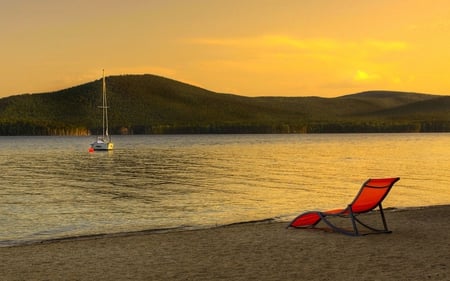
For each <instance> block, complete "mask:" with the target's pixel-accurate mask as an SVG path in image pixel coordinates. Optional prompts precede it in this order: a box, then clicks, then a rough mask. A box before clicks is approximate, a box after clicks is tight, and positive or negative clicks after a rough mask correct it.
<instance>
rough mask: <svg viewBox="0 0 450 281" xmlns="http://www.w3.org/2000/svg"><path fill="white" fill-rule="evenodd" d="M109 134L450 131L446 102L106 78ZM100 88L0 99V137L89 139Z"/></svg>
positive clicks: (132, 77) (147, 77) (383, 93)
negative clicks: (246, 91)
mask: <svg viewBox="0 0 450 281" xmlns="http://www.w3.org/2000/svg"><path fill="white" fill-rule="evenodd" d="M106 84H107V94H108V103H109V105H110V111H109V112H110V128H111V131H112V132H113V133H114V134H155V133H325V132H422V131H450V96H436V95H427V94H419V93H403V92H388V91H372V92H364V93H359V94H352V95H346V96H342V97H337V98H320V97H255V98H250V97H244V96H238V95H231V94H221V93H215V92H211V91H208V90H206V89H202V88H199V87H195V86H192V85H188V84H185V83H181V82H178V81H175V80H171V79H167V78H163V77H159V76H154V75H122V76H110V77H107V78H106ZM101 87H102V83H101V80H100V79H99V80H96V81H93V82H90V83H86V84H83V85H79V86H76V87H72V88H69V89H64V90H61V91H56V92H51V93H41V94H25V95H18V96H12V97H7V98H3V99H0V135H87V134H96V133H97V131H98V127H99V126H100V118H101V116H100V114H101V111H100V110H99V109H98V105H100V104H101V100H100V99H101Z"/></svg>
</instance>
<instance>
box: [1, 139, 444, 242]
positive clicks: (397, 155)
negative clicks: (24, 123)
mask: <svg viewBox="0 0 450 281" xmlns="http://www.w3.org/2000/svg"><path fill="white" fill-rule="evenodd" d="M92 140H93V138H88V137H0V164H1V174H0V246H2V245H3V246H5V245H11V244H17V243H23V242H30V241H35V240H45V239H53V238H61V237H71V236H79V235H91V234H101V233H116V232H127V231H138V230H145V229H160V228H179V227H187V228H191V227H192V228H198V227H210V226H214V225H223V224H228V223H234V222H243V221H251V220H261V219H267V218H277V219H280V220H286V221H288V220H290V219H292V218H293V217H294V216H295V215H296V214H297V213H299V212H301V211H305V210H309V209H327V208H336V207H344V206H345V205H346V204H347V203H349V201H351V200H352V199H353V197H354V195H355V194H356V192H357V191H358V190H359V187H360V185H361V184H362V183H363V182H364V181H365V180H366V179H367V178H369V177H372V178H375V177H396V176H399V177H401V180H400V181H399V182H398V183H397V184H396V185H395V187H394V189H393V190H392V192H391V194H390V195H389V196H388V198H387V199H386V200H385V203H384V206H385V207H398V208H402V207H412V206H427V205H436V204H450V187H449V186H450V173H449V171H448V167H449V165H448V163H449V160H450V146H449V145H450V134H336V135H323V134H320V135H177V136H120V137H119V136H118V137H115V138H114V142H115V147H116V150H114V151H113V152H94V153H89V152H88V148H89V143H90V142H92Z"/></svg>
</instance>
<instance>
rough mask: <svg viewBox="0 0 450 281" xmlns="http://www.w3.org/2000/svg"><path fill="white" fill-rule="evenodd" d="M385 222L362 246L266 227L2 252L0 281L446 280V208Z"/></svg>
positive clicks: (449, 237) (357, 240)
mask: <svg viewBox="0 0 450 281" xmlns="http://www.w3.org/2000/svg"><path fill="white" fill-rule="evenodd" d="M367 217H368V218H369V220H372V219H376V218H378V217H377V214H376V213H375V214H368V215H367ZM386 218H387V221H388V225H389V228H390V229H391V230H392V231H393V232H392V233H391V234H378V235H367V236H362V237H350V236H345V235H342V234H338V233H333V232H325V231H320V230H300V229H286V225H287V223H280V222H266V223H247V224H238V225H231V226H224V227H217V228H212V229H202V230H191V231H178V232H167V233H155V232H139V233H127V234H120V235H106V236H96V237H95V236H94V237H84V238H76V239H65V240H55V241H46V242H42V243H36V244H32V245H22V246H13V247H3V248H0V280H450V266H449V265H450V251H449V246H448V244H449V242H450V205H446V206H434V207H426V208H414V209H406V210H395V209H394V210H388V211H387V212H386Z"/></svg>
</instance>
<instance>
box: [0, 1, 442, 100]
mask: <svg viewBox="0 0 450 281" xmlns="http://www.w3.org/2000/svg"><path fill="white" fill-rule="evenodd" d="M7 2H8V3H2V4H1V5H0V6H1V8H0V34H1V35H2V39H1V44H0V51H1V52H0V61H1V64H0V77H1V83H0V97H5V96H10V95H16V94H22V93H37V92H47V91H53V90H59V89H63V88H67V87H71V86H75V85H78V84H82V83H86V82H90V81H93V80H95V79H98V78H100V77H101V74H102V69H103V68H104V69H105V71H106V75H117V74H142V73H150V74H157V75H161V76H165V77H169V78H172V79H176V80H180V81H183V82H187V83H191V84H194V85H197V86H200V87H203V88H206V89H209V90H213V91H217V92H226V93H234V94H239V95H246V96H269V95H270V96H310V95H313V96H323V97H334V96H340V95H345V94H350V93H356V92H361V91H365V90H399V91H414V92H424V93H432V94H445V95H448V94H450V79H449V77H448V76H449V74H450V63H449V61H450V36H449V34H450V16H449V15H450V1H448V0H434V1H429V0H408V1H403V0H377V1H362V0H296V1H279V0H226V1H225V0H188V1H186V0H152V1H147V0H130V1H119V0H109V1H107V0H77V1H60V0H40V1H34V0H16V1H7Z"/></svg>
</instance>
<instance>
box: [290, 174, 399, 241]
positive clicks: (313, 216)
mask: <svg viewBox="0 0 450 281" xmlns="http://www.w3.org/2000/svg"><path fill="white" fill-rule="evenodd" d="M398 180H400V178H386V179H368V180H367V181H366V182H365V183H364V184H363V185H362V187H361V189H360V190H359V192H358V194H357V195H356V197H355V199H354V200H353V202H352V203H350V204H349V205H348V206H347V208H345V209H337V210H330V211H325V212H318V211H310V212H306V213H303V214H301V215H299V216H298V217H296V218H295V219H294V220H293V221H292V222H291V223H290V224H289V226H288V227H295V228H315V226H316V225H317V224H318V223H319V222H320V221H323V222H324V223H326V224H327V225H328V226H329V227H331V228H332V229H333V230H334V231H337V232H341V233H343V234H347V235H351V236H359V235H365V234H370V233H391V231H389V230H388V227H387V224H386V219H385V217H384V213H383V207H382V206H381V202H382V201H383V200H384V198H386V195H387V194H388V193H389V191H390V190H391V188H392V186H393V185H394V183H396V182H397V181H398ZM376 207H378V208H379V213H380V216H381V220H382V222H383V226H384V229H377V228H374V227H371V226H369V225H367V224H365V223H363V222H362V221H361V220H360V219H359V218H357V216H358V215H359V214H363V213H367V212H370V211H372V210H373V209H375V208H376ZM332 217H341V218H349V219H350V220H351V222H352V226H353V230H346V229H344V228H342V227H338V226H336V225H335V224H333V223H332V222H331V221H330V220H329V218H332ZM357 223H358V224H360V225H362V226H364V227H365V228H367V229H368V230H370V231H371V232H369V233H361V232H360V231H359V230H358V228H357Z"/></svg>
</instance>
